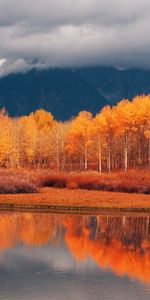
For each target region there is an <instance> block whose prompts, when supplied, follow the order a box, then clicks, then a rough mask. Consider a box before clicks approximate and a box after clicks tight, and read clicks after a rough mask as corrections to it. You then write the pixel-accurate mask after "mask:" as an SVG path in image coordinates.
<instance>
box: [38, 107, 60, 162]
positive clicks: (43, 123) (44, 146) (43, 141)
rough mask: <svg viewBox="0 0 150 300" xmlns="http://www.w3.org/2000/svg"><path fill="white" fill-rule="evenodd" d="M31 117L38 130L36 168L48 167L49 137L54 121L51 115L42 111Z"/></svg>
mask: <svg viewBox="0 0 150 300" xmlns="http://www.w3.org/2000/svg"><path fill="white" fill-rule="evenodd" d="M33 117H34V120H35V123H36V126H37V130H38V152H37V153H38V158H37V160H38V166H39V167H40V166H42V165H43V166H46V165H47V166H48V165H49V161H50V136H51V130H52V127H53V126H54V124H55V121H54V118H53V116H52V114H51V113H50V112H47V111H45V110H43V109H38V110H37V111H36V112H35V113H34V114H33Z"/></svg>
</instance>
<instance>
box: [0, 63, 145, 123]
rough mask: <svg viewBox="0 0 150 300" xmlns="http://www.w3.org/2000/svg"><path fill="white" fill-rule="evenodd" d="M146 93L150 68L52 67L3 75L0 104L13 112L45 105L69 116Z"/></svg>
mask: <svg viewBox="0 0 150 300" xmlns="http://www.w3.org/2000/svg"><path fill="white" fill-rule="evenodd" d="M143 93H145V94H148V93H150V70H142V69H127V70H118V69H115V68H112V67H87V68H74V69H73V68H50V69H47V70H41V71H39V70H36V69H32V70H31V71H29V72H27V73H18V74H10V75H8V76H5V77H1V78H0V107H1V108H2V107H5V108H6V109H7V111H8V113H9V114H10V115H11V116H19V115H25V114H28V113H30V112H32V111H35V110H36V109H38V108H43V109H46V110H48V111H50V112H51V113H52V114H53V115H54V116H55V118H56V119H58V120H66V119H70V118H71V117H73V116H75V115H76V114H77V113H78V112H79V111H81V110H88V111H91V112H92V113H93V114H95V113H97V112H98V111H99V110H100V109H101V108H102V107H103V106H104V105H113V104H116V103H117V102H118V101H119V100H121V99H123V98H128V99H131V98H133V97H134V96H135V95H137V94H143Z"/></svg>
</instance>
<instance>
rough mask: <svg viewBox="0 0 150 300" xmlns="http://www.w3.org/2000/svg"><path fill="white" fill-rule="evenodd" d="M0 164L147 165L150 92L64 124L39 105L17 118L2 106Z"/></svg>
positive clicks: (74, 167)
mask: <svg viewBox="0 0 150 300" xmlns="http://www.w3.org/2000/svg"><path fill="white" fill-rule="evenodd" d="M0 167H1V168H5V169H9V168H32V169H35V168H41V169H43V168H44V169H49V170H56V171H61V172H62V171H63V172H65V171H67V172H69V171H86V170H94V171H99V172H100V173H101V172H106V171H107V172H109V173H110V172H111V171H113V170H125V171H127V170H128V169H133V168H139V167H140V168H147V167H150V95H147V96H146V95H141V96H136V97H135V98H134V99H133V100H132V101H129V100H127V99H124V100H122V101H120V102H119V103H118V104H117V105H115V106H112V107H110V106H105V107H104V108H103V109H102V110H101V111H100V112H99V113H97V114H96V116H93V115H92V114H91V113H90V112H87V111H81V112H80V113H79V114H78V115H77V116H76V117H73V118H72V119H71V120H68V121H66V122H61V121H57V120H55V118H54V117H53V115H52V114H51V113H50V112H47V111H45V110H43V109H38V110H37V111H35V112H33V113H31V114H29V115H28V116H21V117H17V118H13V117H10V116H9V115H8V114H7V112H6V110H5V109H1V111H0Z"/></svg>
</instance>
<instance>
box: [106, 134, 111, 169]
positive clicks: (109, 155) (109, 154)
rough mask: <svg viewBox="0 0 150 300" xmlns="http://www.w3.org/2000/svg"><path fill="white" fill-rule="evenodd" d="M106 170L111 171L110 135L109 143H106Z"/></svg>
mask: <svg viewBox="0 0 150 300" xmlns="http://www.w3.org/2000/svg"><path fill="white" fill-rule="evenodd" d="M107 168H108V172H109V173H110V171H111V137H110V136H109V145H108V160H107Z"/></svg>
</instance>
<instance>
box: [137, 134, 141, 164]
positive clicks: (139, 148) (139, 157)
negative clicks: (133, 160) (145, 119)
mask: <svg viewBox="0 0 150 300" xmlns="http://www.w3.org/2000/svg"><path fill="white" fill-rule="evenodd" d="M139 139H140V138H139ZM138 165H139V166H140V165H141V147H140V140H139V143H138Z"/></svg>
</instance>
